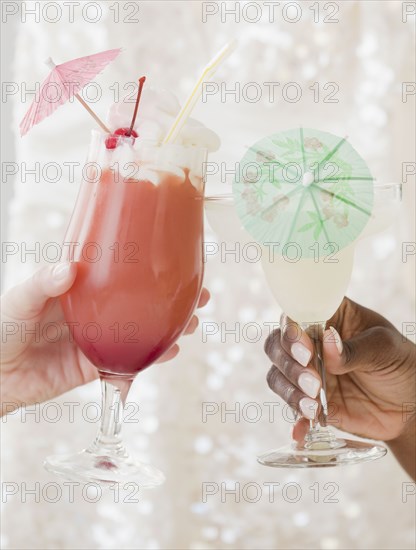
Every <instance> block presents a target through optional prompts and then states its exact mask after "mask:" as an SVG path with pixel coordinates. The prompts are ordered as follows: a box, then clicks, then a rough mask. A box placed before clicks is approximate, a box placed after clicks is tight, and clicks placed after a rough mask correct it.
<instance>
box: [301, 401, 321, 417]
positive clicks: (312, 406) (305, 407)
mask: <svg viewBox="0 0 416 550" xmlns="http://www.w3.org/2000/svg"><path fill="white" fill-rule="evenodd" d="M299 406H300V410H301V411H302V414H303V416H305V417H306V418H309V420H313V419H314V418H315V415H316V411H317V409H318V403H317V402H316V401H314V400H313V399H309V397H304V398H303V399H301V400H300V402H299Z"/></svg>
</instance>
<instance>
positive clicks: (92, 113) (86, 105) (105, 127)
mask: <svg viewBox="0 0 416 550" xmlns="http://www.w3.org/2000/svg"><path fill="white" fill-rule="evenodd" d="M75 97H76V98H77V99H78V101H79V102H80V103H81V105H82V106H83V107H84V108H85V109H86V110H87V111H88V112H89V114H90V115H91V116H92V118H93V119H94V120H95V122H96V123H97V124H98V125H99V126H100V127H101V128H102V130H104V132H105V133H106V134H111V132H110V130H109V129H108V128H107V126H106V125H105V124H104V122H103V121H102V120H101V119H100V118H99V117H98V116H97V115H96V114H95V113H94V111H93V110H92V109H91V107H90V106H89V105H88V103H87V102H86V101H84V100H83V99H82V97H81V96H80V95H79V94H75Z"/></svg>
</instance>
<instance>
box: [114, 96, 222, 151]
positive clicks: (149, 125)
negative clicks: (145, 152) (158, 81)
mask: <svg viewBox="0 0 416 550" xmlns="http://www.w3.org/2000/svg"><path fill="white" fill-rule="evenodd" d="M133 108H134V100H133V99H131V97H127V96H126V97H124V98H121V99H120V101H119V102H117V103H113V104H112V105H111V107H110V110H109V113H108V117H107V122H108V126H109V128H110V130H111V131H112V132H114V131H115V130H116V129H117V128H122V127H129V126H130V122H131V115H132V110H133ZM179 110H180V104H179V102H178V100H177V98H176V96H175V95H174V94H172V93H171V92H169V91H168V90H164V89H155V88H152V87H145V88H144V89H143V94H142V97H141V101H140V110H139V114H138V116H137V119H136V123H135V125H134V130H135V131H136V132H137V134H138V136H139V137H138V138H137V139H136V141H137V142H138V144H140V141H146V142H148V143H153V144H155V145H156V144H160V143H161V142H162V141H163V139H164V138H165V136H166V135H167V133H168V131H169V129H170V127H171V126H172V124H173V122H174V120H175V118H176V116H177V114H178V113H179ZM175 143H177V144H180V145H185V146H196V147H204V148H206V149H208V151H209V152H211V153H212V152H214V151H216V150H217V149H218V148H219V146H220V139H219V137H218V135H217V134H216V133H215V132H213V131H212V130H210V129H209V128H207V127H206V126H204V125H203V124H202V123H201V122H198V121H197V120H195V119H193V118H189V119H188V120H187V121H186V123H185V125H184V127H183V128H182V130H181V132H180V134H179V136H178V138H177V139H176V140H175Z"/></svg>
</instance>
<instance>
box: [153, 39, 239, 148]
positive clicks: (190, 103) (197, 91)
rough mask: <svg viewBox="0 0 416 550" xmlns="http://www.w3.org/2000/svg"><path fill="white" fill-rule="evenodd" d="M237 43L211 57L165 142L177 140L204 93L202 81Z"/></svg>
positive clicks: (228, 44) (225, 47)
mask: <svg viewBox="0 0 416 550" xmlns="http://www.w3.org/2000/svg"><path fill="white" fill-rule="evenodd" d="M236 45H237V42H236V41H235V40H232V41H231V42H228V43H227V44H226V45H225V46H224V47H223V48H221V50H220V51H219V52H218V53H217V54H216V55H215V56H214V57H213V58H212V59H211V61H210V62H209V63H208V65H207V66H206V67H205V68H204V70H203V71H202V74H201V76H200V77H199V80H198V82H197V83H196V84H195V86H194V87H193V89H192V92H191V93H190V94H189V96H188V99H187V100H186V101H185V104H184V106H183V107H182V109H181V110H180V111H179V113H178V116H177V117H176V119H175V121H174V123H173V124H172V126H171V128H170V130H169V132H168V133H167V135H166V137H165V139H164V140H163V143H164V144H165V143H169V142H174V141H175V139H176V138H177V136H178V134H179V132H180V131H181V129H182V127H183V125H184V124H185V122H186V120H187V118H188V117H189V115H190V114H191V111H192V109H193V108H194V107H195V103H196V102H197V101H198V99H199V97H200V95H201V93H202V83H203V82H204V81H206V80H208V78H210V77H211V76H212V75H213V74H214V73H215V71H216V70H217V68H218V67H219V65H220V64H221V63H222V62H223V61H224V59H226V58H227V57H228V56H229V55H230V53H231V52H232V51H233V50H234V49H235V47H236Z"/></svg>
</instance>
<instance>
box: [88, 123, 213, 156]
mask: <svg viewBox="0 0 416 550" xmlns="http://www.w3.org/2000/svg"><path fill="white" fill-rule="evenodd" d="M110 135H112V134H107V133H105V132H103V131H101V130H97V129H96V128H94V129H93V130H91V137H92V139H97V140H100V142H103V141H105V140H106V139H107V138H108V137H110ZM118 138H119V139H121V140H123V142H124V143H129V142H130V136H118ZM135 139H138V138H135ZM138 143H139V146H137V147H133V149H134V150H135V151H142V150H144V149H155V150H162V149H171V150H175V149H176V150H178V151H179V150H180V151H202V152H204V153H205V154H208V148H207V147H199V146H198V145H183V144H182V143H159V142H156V141H154V140H142V141H140V142H138Z"/></svg>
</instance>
